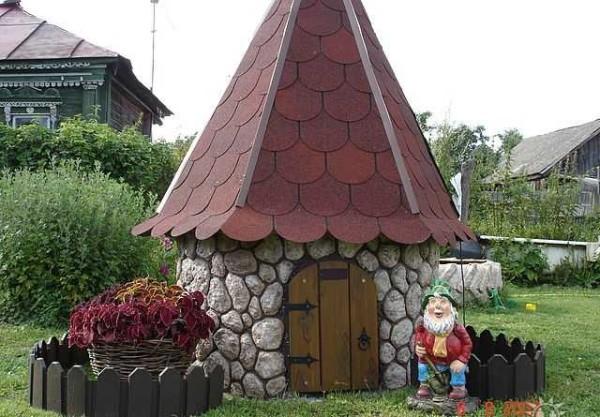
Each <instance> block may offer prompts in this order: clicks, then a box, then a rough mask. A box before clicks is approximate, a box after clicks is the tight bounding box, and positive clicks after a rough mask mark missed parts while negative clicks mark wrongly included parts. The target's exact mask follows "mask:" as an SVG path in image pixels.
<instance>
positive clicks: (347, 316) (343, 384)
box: [288, 261, 379, 392]
mask: <svg viewBox="0 0 600 417" xmlns="http://www.w3.org/2000/svg"><path fill="white" fill-rule="evenodd" d="M288 312H289V321H288V323H289V327H288V328H289V337H290V356H289V364H290V372H289V375H290V386H291V388H292V390H293V391H295V392H324V391H347V390H362V389H377V388H378V386H379V337H378V336H379V331H378V319H377V291H376V288H375V284H374V283H373V279H372V277H371V276H369V275H368V274H367V273H366V272H364V271H363V270H361V269H360V268H359V267H357V266H355V265H350V264H348V263H346V262H343V261H327V262H321V263H320V264H315V265H312V266H310V267H308V268H305V269H303V270H302V271H301V272H300V273H299V274H298V275H296V276H295V277H294V278H293V279H292V281H291V282H290V287H289V305H288Z"/></svg>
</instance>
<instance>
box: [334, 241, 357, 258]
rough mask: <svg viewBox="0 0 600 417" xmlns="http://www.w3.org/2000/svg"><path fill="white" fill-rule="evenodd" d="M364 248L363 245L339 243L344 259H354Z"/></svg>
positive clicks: (339, 249)
mask: <svg viewBox="0 0 600 417" xmlns="http://www.w3.org/2000/svg"><path fill="white" fill-rule="evenodd" d="M362 246H363V245H358V244H354V243H348V242H342V241H340V242H339V243H338V251H339V253H340V255H341V256H342V257H344V258H346V259H352V258H354V257H355V256H356V254H357V253H358V251H359V250H361V248H362Z"/></svg>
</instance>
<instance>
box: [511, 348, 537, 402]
mask: <svg viewBox="0 0 600 417" xmlns="http://www.w3.org/2000/svg"><path fill="white" fill-rule="evenodd" d="M514 366H515V399H519V400H524V399H526V398H527V397H529V396H530V395H531V394H533V393H534V392H535V374H534V364H533V362H532V361H531V359H530V358H529V356H527V354H526V353H524V352H523V353H520V354H519V355H518V356H517V357H516V359H515V361H514Z"/></svg>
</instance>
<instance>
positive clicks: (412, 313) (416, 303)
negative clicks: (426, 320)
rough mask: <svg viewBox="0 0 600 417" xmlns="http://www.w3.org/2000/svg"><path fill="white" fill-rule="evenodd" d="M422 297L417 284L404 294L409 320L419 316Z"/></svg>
mask: <svg viewBox="0 0 600 417" xmlns="http://www.w3.org/2000/svg"><path fill="white" fill-rule="evenodd" d="M422 296H423V290H422V289H421V286H420V285H419V284H417V283H414V284H412V285H411V286H410V288H409V289H408V292H407V293H406V312H407V313H408V317H410V318H411V319H416V318H417V317H419V315H420V314H421V297H422Z"/></svg>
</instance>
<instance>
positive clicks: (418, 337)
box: [414, 280, 473, 401]
mask: <svg viewBox="0 0 600 417" xmlns="http://www.w3.org/2000/svg"><path fill="white" fill-rule="evenodd" d="M421 306H422V309H423V322H422V323H421V324H419V325H418V326H417V328H416V330H415V339H414V340H415V353H416V355H417V357H418V358H419V362H418V370H419V382H420V386H419V390H418V392H417V396H416V399H418V400H428V399H432V398H434V397H435V398H434V400H441V401H443V400H447V399H450V400H454V401H461V400H464V399H465V398H467V396H468V395H467V390H466V388H465V383H466V375H465V374H466V372H467V363H468V362H469V358H470V357H471V350H472V348H473V343H472V342H471V338H470V336H469V334H468V333H467V330H466V329H465V328H464V326H462V325H461V324H459V323H458V322H457V317H458V314H457V311H456V301H455V300H454V298H453V297H452V290H451V288H450V285H448V283H447V282H446V281H443V280H435V281H434V282H433V283H432V284H431V287H430V288H429V289H428V290H427V292H426V293H425V295H424V296H423V300H422V305H421ZM448 382H449V385H450V387H451V388H452V389H451V391H450V394H448V391H449V390H450V389H449V388H450V387H449V386H448Z"/></svg>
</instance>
